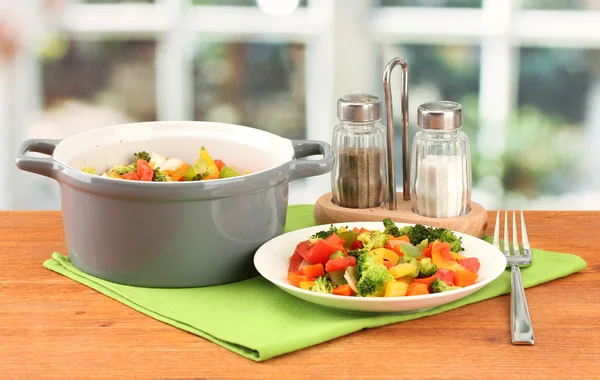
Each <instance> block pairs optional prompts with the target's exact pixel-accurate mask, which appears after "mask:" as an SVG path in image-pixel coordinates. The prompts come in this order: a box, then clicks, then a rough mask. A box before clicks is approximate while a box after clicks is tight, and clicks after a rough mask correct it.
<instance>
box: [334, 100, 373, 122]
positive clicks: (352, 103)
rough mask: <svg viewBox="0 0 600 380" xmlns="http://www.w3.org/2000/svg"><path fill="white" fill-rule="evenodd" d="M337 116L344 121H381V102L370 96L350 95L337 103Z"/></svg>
mask: <svg viewBox="0 0 600 380" xmlns="http://www.w3.org/2000/svg"><path fill="white" fill-rule="evenodd" d="M337 116H338V119H340V120H342V121H350V122H353V123H365V122H370V121H377V120H380V119H381V101H380V100H379V98H378V97H377V96H374V95H369V94H349V95H346V96H343V97H341V98H340V99H338V101H337Z"/></svg>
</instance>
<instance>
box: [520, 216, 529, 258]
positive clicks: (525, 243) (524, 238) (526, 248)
mask: <svg viewBox="0 0 600 380" xmlns="http://www.w3.org/2000/svg"><path fill="white" fill-rule="evenodd" d="M521 240H522V241H523V251H525V254H526V255H531V246H530V245H529V236H527V225H526V224H525V216H524V215H523V211H521Z"/></svg>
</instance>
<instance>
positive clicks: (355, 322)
mask: <svg viewBox="0 0 600 380" xmlns="http://www.w3.org/2000/svg"><path fill="white" fill-rule="evenodd" d="M288 211H293V214H294V218H293V220H290V219H289V218H288V220H287V223H286V227H285V232H289V231H293V230H297V229H301V228H305V227H311V226H314V225H315V222H314V217H313V206H312V205H291V206H289V209H288ZM288 215H289V213H288ZM484 240H486V241H488V242H491V241H492V237H489V236H486V237H484ZM539 254H550V255H558V256H557V257H559V258H561V257H562V258H563V259H564V260H568V261H569V269H568V270H566V271H565V272H564V273H563V274H562V275H559V276H555V277H552V278H549V279H544V278H538V279H536V280H531V279H528V277H527V274H526V273H527V268H523V269H522V273H523V285H524V287H525V288H529V287H533V286H536V285H539V284H542V283H546V282H550V281H554V280H556V279H559V278H562V277H566V276H569V275H571V274H573V273H576V272H579V271H582V270H584V269H585V268H586V267H587V263H586V261H585V260H584V259H582V258H581V257H579V256H577V255H573V254H570V253H562V252H553V251H546V250H539V249H533V255H534V260H535V256H536V255H539ZM534 262H535V261H534ZM43 266H44V267H45V268H47V269H49V270H51V271H54V272H56V273H59V274H62V275H64V276H66V277H68V278H70V279H72V280H74V281H76V282H80V283H82V284H84V285H86V286H88V287H90V288H92V289H94V290H96V291H98V292H100V293H101V294H104V295H105V296H108V297H110V298H113V299H115V300H116V301H118V302H121V303H122V304H124V305H127V306H129V307H131V308H132V309H134V310H136V311H138V312H141V313H143V314H146V315H148V316H150V317H152V318H154V319H156V320H159V321H161V322H164V323H166V324H169V325H172V326H174V327H177V328H179V329H181V330H184V331H187V332H189V333H192V334H194V335H198V336H200V337H203V338H205V339H207V340H209V341H211V342H213V343H216V344H218V345H221V346H222V347H224V348H226V349H229V350H230V351H233V352H235V353H237V354H239V355H241V356H244V357H246V358H248V359H251V360H254V361H257V362H261V361H265V360H268V359H270V358H273V357H276V356H281V355H284V354H286V353H290V352H294V351H298V350H301V349H304V348H307V347H311V346H315V345H318V344H320V343H324V342H327V341H330V340H333V339H337V338H339V337H342V336H345V335H348V334H351V333H353V332H357V331H360V330H362V329H366V328H377V327H381V326H385V325H390V324H394V323H399V322H405V321H410V320H414V319H419V318H423V317H428V316H432V315H435V314H439V313H442V312H445V311H450V310H453V309H457V308H459V307H462V306H466V305H469V304H473V303H477V302H481V301H485V300H487V299H491V298H495V297H497V296H500V295H504V294H508V293H510V283H508V286H504V287H498V286H496V284H495V283H496V282H503V281H504V282H506V278H504V279H503V278H502V277H507V276H510V273H509V272H508V271H505V272H504V273H503V274H502V275H501V276H500V278H498V279H496V280H494V281H493V282H492V283H490V284H488V285H487V286H485V287H484V288H482V289H480V290H478V291H476V292H475V293H473V294H471V295H469V296H467V297H465V298H462V299H459V300H456V301H454V302H451V303H448V304H445V305H440V306H438V307H435V308H432V309H429V310H426V311H422V312H418V313H411V314H402V315H391V314H382V315H360V314H345V313H343V312H340V311H335V310H330V312H331V313H336V314H337V313H342V314H345V315H347V316H348V317H351V318H350V319H349V320H348V321H347V322H348V324H352V326H351V327H350V326H348V327H347V328H344V329H342V330H343V331H341V330H338V331H337V332H336V333H333V334H328V335H327V336H324V337H322V338H317V339H313V340H311V341H310V342H308V344H300V345H299V346H298V347H294V348H291V349H288V350H285V352H281V351H276V350H269V348H268V347H261V348H260V349H259V348H251V347H246V346H244V345H240V344H237V343H235V342H230V341H226V340H223V339H220V338H217V337H215V336H213V335H211V334H209V333H206V332H204V331H202V330H199V329H197V328H195V327H193V326H191V325H189V324H186V323H183V322H180V321H178V320H175V319H172V318H169V317H167V316H165V315H162V314H160V313H157V312H155V311H153V310H150V309H148V308H146V307H144V306H143V305H141V304H139V303H137V302H135V301H134V300H132V299H130V298H127V297H125V296H123V295H121V294H120V293H118V292H116V291H114V290H112V289H110V287H109V286H110V285H112V283H110V282H108V281H104V280H102V279H97V278H96V277H93V276H89V275H87V274H86V273H83V272H81V271H79V270H78V269H77V268H76V267H74V266H73V265H72V264H71V263H70V260H69V258H68V256H65V255H62V254H60V253H58V252H54V253H53V254H52V258H51V259H48V260H46V261H44V263H43ZM257 278H259V279H262V280H263V281H266V280H265V279H264V278H262V277H260V276H257V277H254V278H252V279H249V280H245V281H256V279H257ZM104 283H106V284H107V285H108V286H106V285H104ZM269 284H270V283H269ZM114 285H117V286H119V287H128V286H127V285H121V284H114ZM270 285H271V286H273V287H274V288H275V289H277V290H278V291H282V290H280V289H279V288H277V287H275V286H274V285H272V284H270ZM289 297H294V296H292V295H289ZM298 302H306V301H302V300H299V299H298ZM327 310H328V311H329V309H327Z"/></svg>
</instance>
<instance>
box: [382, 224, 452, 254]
mask: <svg viewBox="0 0 600 380" xmlns="http://www.w3.org/2000/svg"><path fill="white" fill-rule="evenodd" d="M388 223H389V222H388ZM402 235H407V236H408V238H409V239H410V244H412V245H414V246H417V245H418V244H420V243H421V242H423V241H424V240H428V241H430V242H431V241H434V240H440V241H441V242H446V243H449V244H450V250H451V251H452V252H460V251H464V248H463V247H462V238H459V237H457V236H456V235H455V234H454V232H452V231H450V230H448V229H446V228H443V227H437V228H435V227H425V226H424V225H422V224H416V225H414V226H407V227H403V228H400V229H399V235H397V236H402ZM394 236H396V235H394Z"/></svg>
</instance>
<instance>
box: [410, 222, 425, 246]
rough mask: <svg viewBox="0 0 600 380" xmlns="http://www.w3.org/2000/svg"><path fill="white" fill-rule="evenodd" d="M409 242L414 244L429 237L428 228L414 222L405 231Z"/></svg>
mask: <svg viewBox="0 0 600 380" xmlns="http://www.w3.org/2000/svg"><path fill="white" fill-rule="evenodd" d="M407 235H408V238H409V239H410V244H412V245H414V246H416V245H417V244H419V243H420V242H422V241H423V240H425V239H427V238H428V237H429V229H428V228H427V227H425V226H424V225H422V224H416V225H415V226H413V227H412V228H411V229H410V232H408V233H407Z"/></svg>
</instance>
